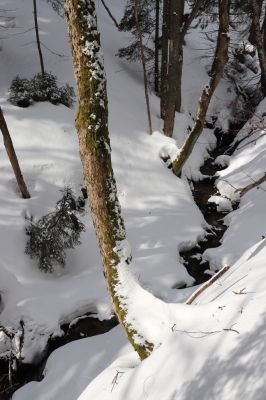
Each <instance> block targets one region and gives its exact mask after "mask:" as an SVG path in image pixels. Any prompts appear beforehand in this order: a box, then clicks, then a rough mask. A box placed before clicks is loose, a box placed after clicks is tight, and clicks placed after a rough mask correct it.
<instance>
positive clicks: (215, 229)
mask: <svg viewBox="0 0 266 400" xmlns="http://www.w3.org/2000/svg"><path fill="white" fill-rule="evenodd" d="M234 132H235V128H234V127H231V129H230V130H229V133H226V134H224V133H223V132H222V131H221V130H219V129H217V128H216V129H215V130H214V134H215V136H216V138H217V146H216V148H215V149H214V150H212V151H211V152H210V153H209V154H210V157H209V158H208V159H207V160H206V161H205V163H204V164H203V165H202V167H201V169H200V171H201V173H202V174H203V175H205V176H206V178H205V179H203V180H200V181H192V182H191V183H192V187H193V190H192V194H193V197H194V200H195V202H196V204H197V205H198V207H199V209H200V210H201V212H202V214H203V216H204V218H205V220H206V222H207V223H208V224H209V225H210V226H211V228H210V229H209V230H208V231H207V232H206V236H205V238H204V239H203V240H201V241H200V242H198V245H197V246H195V247H193V248H192V249H189V250H185V251H180V252H179V254H180V257H181V260H182V262H183V264H184V266H185V267H186V269H187V271H188V273H189V274H190V275H191V276H193V278H194V279H195V285H198V284H200V283H203V282H205V281H206V280H208V279H209V278H210V275H209V274H207V273H205V271H206V270H208V269H209V263H208V261H204V260H202V254H203V253H204V251H205V250H207V249H210V248H215V247H218V246H220V245H221V239H222V237H223V235H224V233H225V231H226V229H227V226H226V225H224V223H223V218H224V217H225V215H226V214H228V212H219V211H217V206H216V205H215V204H214V203H209V202H208V200H209V198H210V197H211V196H213V195H216V194H217V188H216V186H215V181H216V179H217V177H215V174H216V172H217V171H219V170H222V169H223V168H222V167H220V166H219V165H216V164H214V160H215V159H216V158H217V157H218V156H219V155H223V154H227V155H230V154H232V152H233V150H234V149H233V147H232V148H230V145H231V144H232V142H233V141H234V139H235V133H234ZM232 206H233V209H236V208H237V207H238V204H237V203H236V204H233V205H232Z"/></svg>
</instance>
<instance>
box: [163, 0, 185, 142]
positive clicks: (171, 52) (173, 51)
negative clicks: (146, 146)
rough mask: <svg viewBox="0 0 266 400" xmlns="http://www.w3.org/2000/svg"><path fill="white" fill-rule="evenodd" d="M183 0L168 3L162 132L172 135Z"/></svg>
mask: <svg viewBox="0 0 266 400" xmlns="http://www.w3.org/2000/svg"><path fill="white" fill-rule="evenodd" d="M184 5H185V2H184V0H172V1H171V4H170V18H169V26H170V27H169V38H168V74H167V83H166V99H165V113H164V134H165V135H166V136H172V135H173V130H174V122H175V111H180V107H181V75H182V57H183V56H182V46H183V43H182V23H183V15H184Z"/></svg>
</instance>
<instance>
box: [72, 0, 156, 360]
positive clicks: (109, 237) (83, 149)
mask: <svg viewBox="0 0 266 400" xmlns="http://www.w3.org/2000/svg"><path fill="white" fill-rule="evenodd" d="M65 8H66V15H67V20H68V30H69V36H70V42H71V46H72V54H73V62H74V71H75V76H76V81H77V86H78V92H79V107H78V112H77V116H76V128H77V133H78V137H79V145H80V156H81V161H82V164H83V171H84V178H85V183H86V186H87V189H88V195H89V202H90V209H91V215H92V220H93V224H94V228H95V231H96V235H97V238H98V243H99V247H100V252H101V256H102V260H103V266H104V275H105V279H106V282H107V288H108V291H109V294H110V296H111V300H112V303H113V307H114V311H115V313H116V315H117V317H118V319H119V321H120V323H121V324H122V326H123V327H124V329H125V332H126V334H127V336H128V339H129V341H130V342H131V344H132V345H133V347H134V348H135V350H136V351H137V352H138V354H139V356H140V358H141V359H144V358H145V357H147V356H148V355H149V354H150V352H151V350H152V347H153V346H152V344H150V343H148V341H147V340H145V338H143V337H142V336H141V335H139V334H138V332H137V331H136V330H135V328H134V326H132V325H131V324H130V323H129V322H128V320H127V301H128V299H127V298H125V297H122V296H121V294H120V293H119V290H118V288H119V287H120V286H121V285H122V283H121V281H120V278H121V276H120V273H121V270H124V269H126V271H128V268H129V266H128V265H129V264H130V261H131V255H130V252H128V251H126V252H125V254H123V250H124V247H125V244H126V240H125V239H126V232H125V228H124V222H123V218H122V215H121V208H120V204H119V202H118V198H117V190H116V182H115V178H114V174H113V169H112V164H111V149H110V140H109V132H108V105H107V93H106V78H105V71H104V65H103V59H102V56H101V52H100V36H99V33H98V30H97V20H96V14H95V4H94V0H65ZM140 338H141V339H142V341H140ZM141 343H142V344H141Z"/></svg>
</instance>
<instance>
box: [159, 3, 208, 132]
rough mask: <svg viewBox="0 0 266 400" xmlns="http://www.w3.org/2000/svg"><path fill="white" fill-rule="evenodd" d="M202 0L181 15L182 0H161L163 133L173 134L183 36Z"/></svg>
mask: <svg viewBox="0 0 266 400" xmlns="http://www.w3.org/2000/svg"><path fill="white" fill-rule="evenodd" d="M203 4H204V0H197V1H196V2H195V4H194V6H193V8H192V10H191V12H190V14H188V15H186V18H185V16H184V1H183V0H174V1H171V0H164V9H163V30H162V71H161V118H163V119H165V123H164V133H165V135H167V136H172V135H173V129H174V119H175V111H177V112H180V109H181V104H182V70H183V44H184V38H185V35H186V33H187V31H188V29H189V27H190V26H191V23H192V21H193V20H194V18H195V17H196V16H197V14H198V12H199V10H200V8H201V6H202V5H203ZM174 91H175V92H174ZM174 97H175V99H174ZM173 104H175V107H174V106H173ZM174 108H175V109H174ZM166 114H167V115H166Z"/></svg>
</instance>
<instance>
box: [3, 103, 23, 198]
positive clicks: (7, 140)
mask: <svg viewBox="0 0 266 400" xmlns="http://www.w3.org/2000/svg"><path fill="white" fill-rule="evenodd" d="M0 129H1V131H2V134H3V139H4V145H5V148H6V152H7V155H8V158H9V160H10V163H11V165H12V168H13V171H14V174H15V177H16V180H17V184H18V187H19V189H20V191H21V194H22V197H23V198H24V199H29V198H30V194H29V192H28V189H27V186H26V183H25V181H24V179H23V175H22V173H21V170H20V167H19V163H18V159H17V156H16V152H15V149H14V146H13V143H12V139H11V136H10V133H9V130H8V127H7V124H6V120H5V117H4V114H3V112H2V109H1V107H0Z"/></svg>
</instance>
